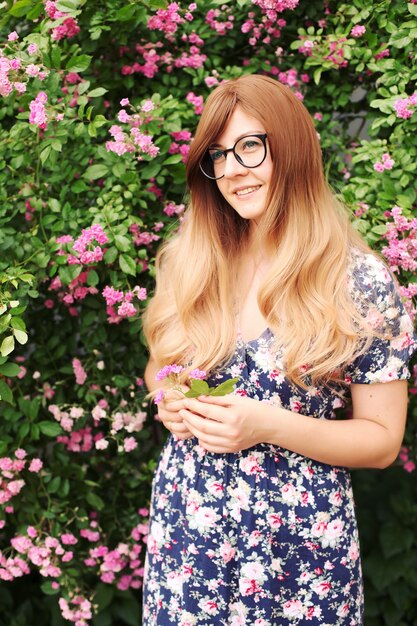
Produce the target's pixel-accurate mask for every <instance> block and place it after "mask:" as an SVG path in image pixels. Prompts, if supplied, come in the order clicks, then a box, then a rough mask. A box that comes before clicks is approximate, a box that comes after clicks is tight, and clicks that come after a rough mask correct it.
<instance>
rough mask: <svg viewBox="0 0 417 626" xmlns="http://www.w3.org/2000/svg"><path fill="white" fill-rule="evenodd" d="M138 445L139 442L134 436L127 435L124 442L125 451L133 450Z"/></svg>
mask: <svg viewBox="0 0 417 626" xmlns="http://www.w3.org/2000/svg"><path fill="white" fill-rule="evenodd" d="M137 447H138V442H137V441H136V439H135V438H134V437H126V439H125V440H124V442H123V448H124V450H125V452H132V450H134V449H135V448H137Z"/></svg>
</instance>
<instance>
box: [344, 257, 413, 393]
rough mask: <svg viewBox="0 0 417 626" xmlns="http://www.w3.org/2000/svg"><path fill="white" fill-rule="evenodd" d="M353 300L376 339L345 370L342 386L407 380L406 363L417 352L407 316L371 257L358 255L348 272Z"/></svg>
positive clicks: (389, 276) (389, 280)
mask: <svg viewBox="0 0 417 626" xmlns="http://www.w3.org/2000/svg"><path fill="white" fill-rule="evenodd" d="M349 287H350V289H351V293H352V297H353V300H354V302H355V304H356V306H357V307H358V308H359V310H360V312H361V314H362V315H363V316H364V317H365V318H366V321H367V322H368V324H370V326H372V327H373V328H375V330H376V331H377V332H378V333H382V334H383V335H386V336H387V337H389V338H388V339H385V338H379V337H375V338H374V339H373V340H372V343H371V344H370V345H369V347H368V348H367V349H366V351H365V352H364V353H363V354H361V355H360V356H358V357H357V358H356V359H354V360H353V361H352V362H351V363H350V364H348V365H347V367H345V368H344V375H345V382H346V383H347V384H351V383H362V384H369V383H385V382H390V381H393V380H401V379H407V378H409V377H410V371H409V367H408V365H409V361H410V359H411V357H412V355H413V353H414V351H415V350H416V349H417V336H416V335H415V333H414V332H413V324H412V321H411V318H410V316H409V315H408V313H407V311H406V310H405V308H404V305H403V303H402V301H401V296H400V294H399V293H398V288H397V284H396V282H395V280H394V278H393V275H392V274H391V272H390V271H389V270H388V269H387V267H386V266H385V265H384V263H382V261H380V260H379V259H378V258H377V257H375V256H374V255H372V254H365V253H360V252H357V253H355V254H354V255H353V262H352V265H351V267H350V270H349Z"/></svg>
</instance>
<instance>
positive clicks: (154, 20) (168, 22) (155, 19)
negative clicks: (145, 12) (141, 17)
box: [148, 2, 196, 39]
mask: <svg viewBox="0 0 417 626" xmlns="http://www.w3.org/2000/svg"><path fill="white" fill-rule="evenodd" d="M191 6H192V7H193V9H194V8H195V6H196V5H191ZM179 11H180V5H179V4H178V3H177V2H171V4H169V5H168V7H167V8H166V9H158V10H157V12H156V15H153V16H152V17H150V18H149V20H148V28H149V30H158V31H160V32H162V33H165V35H167V36H168V38H169V39H171V38H172V35H173V34H174V33H176V32H177V29H178V26H179V24H183V23H184V22H185V18H186V16H184V17H181V15H180V14H179ZM186 19H188V20H190V21H191V20H192V19H193V17H192V14H191V13H190V12H188V13H187V18H186Z"/></svg>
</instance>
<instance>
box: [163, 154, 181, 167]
mask: <svg viewBox="0 0 417 626" xmlns="http://www.w3.org/2000/svg"><path fill="white" fill-rule="evenodd" d="M181 161H182V154H172V155H171V156H169V157H168V158H167V159H165V161H164V163H163V165H172V163H180V162H181Z"/></svg>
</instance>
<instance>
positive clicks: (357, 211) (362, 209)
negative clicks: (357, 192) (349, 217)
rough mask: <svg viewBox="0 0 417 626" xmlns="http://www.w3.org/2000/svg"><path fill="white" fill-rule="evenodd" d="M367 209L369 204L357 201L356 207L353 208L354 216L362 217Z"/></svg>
mask: <svg viewBox="0 0 417 626" xmlns="http://www.w3.org/2000/svg"><path fill="white" fill-rule="evenodd" d="M368 209H369V204H366V202H358V205H357V208H356V209H355V217H362V215H365V213H366V212H367V211H368Z"/></svg>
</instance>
